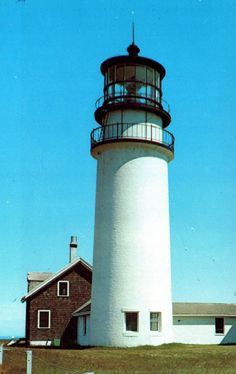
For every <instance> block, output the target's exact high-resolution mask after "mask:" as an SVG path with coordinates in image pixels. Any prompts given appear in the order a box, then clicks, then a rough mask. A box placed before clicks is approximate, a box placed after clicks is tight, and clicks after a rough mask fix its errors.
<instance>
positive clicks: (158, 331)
mask: <svg viewBox="0 0 236 374" xmlns="http://www.w3.org/2000/svg"><path fill="white" fill-rule="evenodd" d="M151 313H157V315H158V319H157V323H158V329H157V330H151ZM149 329H150V333H151V334H158V333H161V312H158V311H156V310H155V311H154V310H150V312H149Z"/></svg>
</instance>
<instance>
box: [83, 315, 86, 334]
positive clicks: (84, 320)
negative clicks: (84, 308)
mask: <svg viewBox="0 0 236 374" xmlns="http://www.w3.org/2000/svg"><path fill="white" fill-rule="evenodd" d="M83 334H84V335H86V334H87V316H83Z"/></svg>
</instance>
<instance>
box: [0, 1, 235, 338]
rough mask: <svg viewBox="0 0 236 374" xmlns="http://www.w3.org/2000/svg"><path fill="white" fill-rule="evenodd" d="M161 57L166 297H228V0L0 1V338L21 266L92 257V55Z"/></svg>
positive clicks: (231, 18)
mask: <svg viewBox="0 0 236 374" xmlns="http://www.w3.org/2000/svg"><path fill="white" fill-rule="evenodd" d="M132 11H134V12H135V24H136V31H135V34H136V35H135V39H136V43H137V44H138V45H139V47H140V49H141V53H140V54H141V55H143V56H146V57H150V58H153V59H155V60H157V61H159V62H160V63H162V64H163V65H164V66H165V68H166V70H167V75H166V78H165V80H164V87H163V89H164V97H165V99H166V100H167V101H168V102H169V104H170V106H171V115H172V123H171V126H170V127H169V131H171V132H173V133H174V135H175V137H176V153H175V160H174V161H173V162H172V163H171V164H170V168H169V170H170V178H169V180H170V215H171V241H172V279H173V299H174V301H201V302H232V303H236V251H235V249H236V227H235V226H236V218H235V217H236V213H235V212H236V196H235V195H236V151H235V140H236V130H235V121H236V119H235V117H236V115H235V114H236V90H235V87H236V63H235V61H236V50H235V45H236V3H235V1H234V0H225V1H221V0H214V1H213V0H181V1H177V0H166V1H161V0H152V1H150V0H146V1H139V0H136V1H135V0H131V1H129V2H127V1H126V0H120V1H116V0H109V1H108V0H106V1H102V0H96V1H83V0H79V1H78V0H70V1H67V0H50V1H48V0H38V1H37V0H25V2H24V1H16V0H0V30H1V33H0V87H1V94H0V124H1V135H0V151H1V153H0V233H1V235H0V251H1V257H0V259H1V272H0V284H1V304H0V335H23V334H24V308H25V306H24V305H21V303H20V298H21V297H22V296H23V295H24V294H25V293H26V286H27V285H26V274H27V272H28V271H57V270H58V269H60V268H62V267H63V266H64V265H65V264H67V262H68V243H69V239H70V235H77V236H78V241H79V254H80V255H81V256H82V257H84V258H85V259H86V260H87V261H89V262H92V246H93V223H94V203H95V180H96V162H95V161H94V160H93V159H92V157H91V156H90V152H89V148H90V139H89V137H90V132H91V130H92V128H94V127H97V126H98V125H97V124H96V122H95V120H94V116H93V113H94V103H95V101H96V99H97V98H99V97H100V96H101V95H102V85H103V80H102V76H101V74H100V70H99V67H100V63H101V62H102V61H103V60H105V59H106V58H108V57H111V56H114V55H118V54H125V53H126V47H127V46H128V45H129V44H130V42H131V22H132Z"/></svg>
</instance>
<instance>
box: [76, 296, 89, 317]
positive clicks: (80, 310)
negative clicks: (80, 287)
mask: <svg viewBox="0 0 236 374" xmlns="http://www.w3.org/2000/svg"><path fill="white" fill-rule="evenodd" d="M90 311H91V300H88V301H87V302H86V303H85V304H83V305H81V306H80V307H79V308H78V309H76V310H75V311H74V312H73V313H72V316H74V317H78V316H82V315H85V314H90Z"/></svg>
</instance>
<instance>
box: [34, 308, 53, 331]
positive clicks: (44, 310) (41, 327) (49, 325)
mask: <svg viewBox="0 0 236 374" xmlns="http://www.w3.org/2000/svg"><path fill="white" fill-rule="evenodd" d="M41 312H44V313H45V312H47V313H48V326H47V327H45V326H40V313H41ZM37 326H38V329H50V328H51V310H50V309H39V310H38V321H37Z"/></svg>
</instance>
